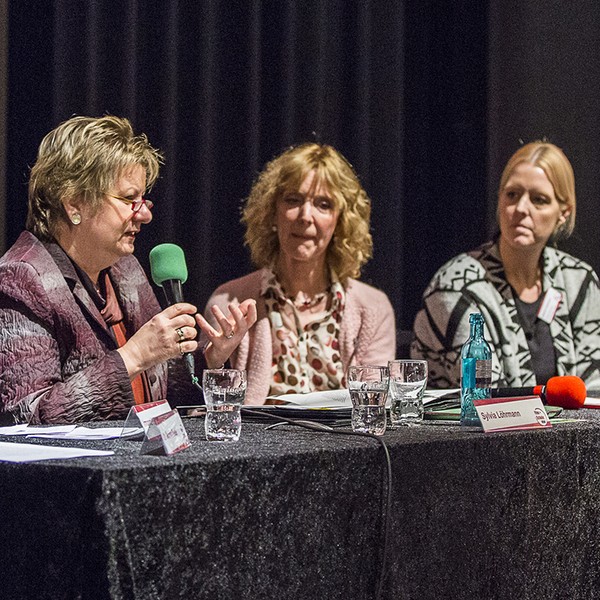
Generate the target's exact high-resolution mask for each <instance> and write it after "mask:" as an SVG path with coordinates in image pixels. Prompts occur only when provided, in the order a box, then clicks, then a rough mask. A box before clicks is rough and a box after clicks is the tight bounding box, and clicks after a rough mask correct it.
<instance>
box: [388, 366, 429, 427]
mask: <svg viewBox="0 0 600 600" xmlns="http://www.w3.org/2000/svg"><path fill="white" fill-rule="evenodd" d="M388 366H389V369H390V403H391V406H390V420H391V422H392V427H396V426H398V425H416V424H419V423H421V422H422V421H423V393H424V392H425V388H426V387H427V361H426V360H408V359H406V360H405V359H402V360H392V361H390V362H389V363H388Z"/></svg>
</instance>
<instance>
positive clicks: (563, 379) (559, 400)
mask: <svg viewBox="0 0 600 600" xmlns="http://www.w3.org/2000/svg"><path fill="white" fill-rule="evenodd" d="M586 396H587V389H586V387H585V383H584V382H583V379H581V377H577V376H576V375H557V376H555V377H550V379H548V383H546V404H549V405H550V406H562V407H563V408H572V409H578V408H582V407H583V403H584V402H585V399H586Z"/></svg>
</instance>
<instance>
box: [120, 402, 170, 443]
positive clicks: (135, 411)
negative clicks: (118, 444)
mask: <svg viewBox="0 0 600 600" xmlns="http://www.w3.org/2000/svg"><path fill="white" fill-rule="evenodd" d="M170 410H171V406H170V405H169V403H168V402H167V401H166V400H158V401H157V402H146V403H145V404H136V405H135V406H132V407H131V408H130V409H129V413H128V415H127V418H126V419H125V425H124V426H123V431H122V433H121V436H122V437H127V438H129V439H132V440H135V439H142V438H143V437H144V434H146V433H148V428H149V427H150V423H152V419H154V418H155V417H159V416H160V415H164V414H166V413H168V412H169V411H170Z"/></svg>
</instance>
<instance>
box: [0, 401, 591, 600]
mask: <svg viewBox="0 0 600 600" xmlns="http://www.w3.org/2000/svg"><path fill="white" fill-rule="evenodd" d="M571 414H573V413H571ZM576 416H577V417H582V416H585V417H588V418H591V420H589V421H578V422H574V423H560V424H557V425H555V426H554V427H553V428H552V429H551V430H544V431H523V432H511V433H499V434H488V435H486V434H484V433H482V432H480V431H477V430H475V429H461V428H460V427H459V426H458V425H454V424H447V425H442V424H424V425H422V426H419V427H414V428H403V429H401V430H397V431H388V432H387V433H386V435H385V436H384V437H383V439H384V441H385V443H386V445H387V446H388V448H389V452H390V457H391V463H392V474H393V487H392V498H391V500H392V503H391V507H390V515H389V516H390V531H389V545H388V548H387V570H386V574H385V579H384V584H383V598H386V599H392V598H393V599H415V600H416V599H418V600H423V599H428V598H432V599H436V600H439V599H443V598H448V599H450V598H451V599H453V600H456V599H461V598H465V599H466V598H472V599H478V600H480V599H492V598H493V599H507V600H508V599H511V600H512V599H513V598H521V599H525V600H528V599H537V598H540V599H544V600H548V599H550V598H570V599H581V600H584V599H585V600H589V599H591V598H592V599H593V598H600V560H598V559H599V558H600V553H599V548H598V544H599V539H600V537H599V526H600V516H599V506H600V503H599V500H600V423H599V422H596V421H595V420H593V417H594V416H595V415H594V414H593V412H592V411H581V412H580V413H578V414H577V415H576ZM184 422H185V425H186V429H187V431H188V435H189V437H190V440H191V443H192V446H191V447H190V448H189V449H187V450H185V451H183V452H180V453H178V454H176V455H173V456H162V457H159V456H140V455H139V450H140V447H141V442H135V441H126V440H116V441H102V442H99V441H94V442H75V441H71V442H69V443H67V442H62V441H49V440H36V439H29V440H23V439H22V438H18V439H17V438H8V440H12V441H19V442H23V441H27V442H28V443H42V444H53V443H54V444H59V445H70V446H81V447H86V448H96V449H104V450H105V449H113V450H114V451H115V455H114V456H108V457H101V458H80V459H71V460H53V461H43V462H38V463H27V464H14V463H6V462H0V515H1V516H0V519H1V523H2V525H1V527H0V597H1V598H3V599H7V600H8V599H10V600H13V599H14V600H16V599H25V598H27V599H33V598H35V599H37V600H40V599H45V598H48V599H52V600H58V599H62V598H65V599H67V598H69V599H71V598H81V599H87V598H94V599H95V598H100V599H104V598H106V599H139V600H152V599H160V600H165V599H170V598H174V599H175V598H190V599H203V598H210V599H213V600H214V599H221V598H236V599H238V598H240V599H246V598H247V599H263V598H264V599H267V598H269V599H271V598H273V599H287V598H289V599H299V600H302V599H305V598H306V599H307V600H308V599H310V600H314V599H315V598H318V599H329V598H340V599H342V598H343V599H351V600H360V599H363V598H364V599H372V598H375V595H376V589H377V584H378V578H379V573H380V566H381V561H382V559H383V552H384V549H383V543H382V542H383V537H382V524H383V522H382V517H383V513H384V511H385V503H384V498H385V492H386V489H387V488H386V485H387V483H386V466H385V457H384V452H383V449H382V448H381V446H380V445H379V444H378V443H377V442H376V441H375V440H372V439H370V438H364V437H363V438H359V437H356V436H346V435H332V434H329V433H325V432H323V433H321V432H313V431H305V430H301V429H298V428H295V427H288V426H286V427H277V428H275V429H270V430H268V429H266V426H265V425H262V424H253V423H244V425H243V429H242V437H241V439H240V441H239V442H238V443H233V444H226V443H215V442H211V443H209V442H206V441H205V440H204V430H203V421H202V419H201V418H198V419H185V420H184ZM114 424H115V423H111V425H114ZM90 426H91V425H90ZM96 426H98V424H96Z"/></svg>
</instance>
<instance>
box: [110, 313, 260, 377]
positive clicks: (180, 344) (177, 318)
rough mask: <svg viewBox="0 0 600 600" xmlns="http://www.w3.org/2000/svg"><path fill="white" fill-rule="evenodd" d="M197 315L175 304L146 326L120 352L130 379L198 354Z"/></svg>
mask: <svg viewBox="0 0 600 600" xmlns="http://www.w3.org/2000/svg"><path fill="white" fill-rule="evenodd" d="M195 313H196V307H195V306H194V305H192V304H188V303H187V302H179V303H177V304H173V305H172V306H169V307H168V308H165V310H163V311H162V312H160V313H158V314H157V315H155V316H154V317H152V318H151V319H150V320H149V321H148V322H147V323H145V324H144V325H142V327H140V328H139V329H138V330H137V331H136V333H135V334H134V335H132V336H131V337H130V338H129V339H128V340H127V342H126V343H125V344H124V345H123V346H121V347H120V348H119V349H118V350H117V352H119V354H120V355H121V357H122V358H123V362H124V363H125V366H126V367H127V372H128V373H129V377H130V379H134V378H135V377H136V376H137V375H139V374H140V373H141V372H142V371H145V370H146V369H148V368H150V367H153V366H154V365H157V364H159V363H163V362H166V361H167V360H169V359H171V358H175V357H177V356H179V355H181V354H184V353H185V352H195V351H196V349H197V348H198V342H197V341H196V336H197V335H198V332H197V330H196V322H195V320H194V316H193V315H194V314H195ZM255 314H256V312H255ZM255 319H256V317H255Z"/></svg>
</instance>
